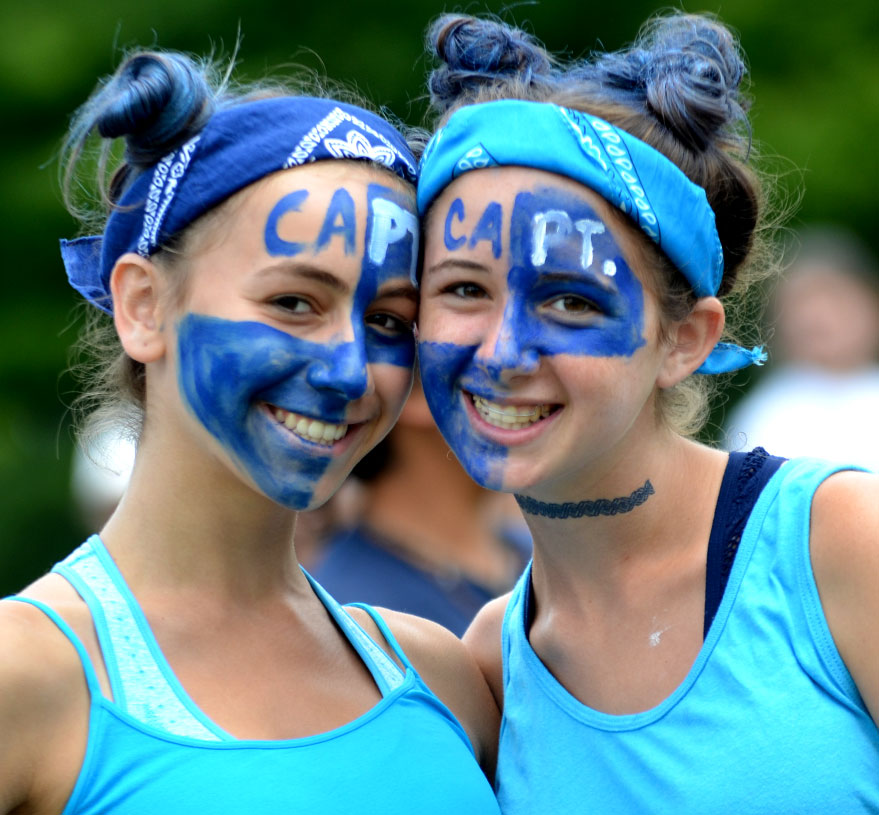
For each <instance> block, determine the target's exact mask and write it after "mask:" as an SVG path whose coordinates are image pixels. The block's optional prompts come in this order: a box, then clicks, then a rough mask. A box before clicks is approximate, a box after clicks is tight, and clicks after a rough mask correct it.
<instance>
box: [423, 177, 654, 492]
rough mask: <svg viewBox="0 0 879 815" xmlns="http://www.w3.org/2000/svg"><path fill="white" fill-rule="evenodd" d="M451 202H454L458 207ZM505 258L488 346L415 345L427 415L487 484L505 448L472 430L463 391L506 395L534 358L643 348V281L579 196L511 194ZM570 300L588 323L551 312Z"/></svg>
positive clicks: (500, 471) (494, 481) (493, 480)
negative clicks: (511, 376) (503, 289)
mask: <svg viewBox="0 0 879 815" xmlns="http://www.w3.org/2000/svg"><path fill="white" fill-rule="evenodd" d="M458 201H459V199H456V200H455V201H454V202H453V204H452V207H455V212H459V211H460V212H463V204H459V203H458ZM490 206H491V205H490ZM452 207H450V210H449V215H448V216H447V218H446V229H445V232H446V234H448V223H449V221H450V218H451V213H452V211H453V210H452ZM487 211H488V210H486V212H487ZM482 220H485V215H483V218H482V219H481V220H480V223H481V222H482ZM477 229H478V226H477ZM475 232H476V230H474V233H475ZM473 243H474V241H473V240H472V239H471V245H472V244H473ZM446 246H447V248H448V241H446ZM450 251H454V250H450ZM510 262H511V267H510V269H509V272H508V274H507V290H508V291H507V294H508V297H507V302H506V305H505V309H504V314H503V318H502V320H503V322H502V325H501V329H500V331H499V333H498V339H497V341H496V343H495V347H494V348H492V349H486V348H484V347H482V346H465V345H454V344H451V343H434V342H425V341H422V342H421V343H419V360H420V366H421V377H422V381H423V384H424V393H425V396H426V398H427V402H428V405H429V406H430V409H431V412H432V413H433V416H434V419H435V420H436V422H437V425H438V426H439V428H440V431H441V432H442V434H443V436H444V438H445V439H446V441H447V442H448V443H449V445H450V446H451V448H452V449H453V450H454V452H455V455H456V456H457V457H458V458H459V460H460V461H461V463H462V464H463V466H464V467H465V469H466V470H467V471H468V472H469V474H470V475H471V477H472V478H473V479H474V480H476V481H477V482H479V483H480V484H482V485H483V486H486V487H489V488H492V489H499V488H501V487H502V486H503V475H504V463H505V459H506V456H507V448H506V447H505V446H503V445H501V444H497V443H495V442H492V441H489V440H487V439H486V438H485V437H484V436H482V435H481V434H479V433H477V432H476V431H474V429H473V427H472V425H471V420H470V417H469V415H468V414H467V409H466V400H468V399H469V396H467V395H466V394H464V393H462V392H464V391H466V392H467V393H471V394H475V395H479V396H482V397H484V398H486V399H488V400H497V399H501V400H502V399H503V397H504V396H505V394H506V393H508V386H507V384H506V383H505V382H504V381H503V379H502V376H503V375H504V374H505V373H506V372H509V371H510V370H516V371H519V372H527V371H529V370H535V369H536V368H537V366H538V364H539V360H540V357H545V356H554V355H556V354H571V355H580V356H599V357H608V356H620V357H630V356H631V355H632V354H634V352H635V351H636V350H637V349H638V348H640V347H641V346H642V345H644V344H645V339H644V336H643V334H644V295H643V289H642V287H641V284H640V282H639V281H638V278H637V277H636V276H635V275H634V273H633V272H632V270H631V269H630V268H629V266H628V264H627V263H626V261H625V259H624V257H623V254H622V251H621V250H620V248H619V246H618V245H617V243H616V241H615V240H614V239H613V236H612V235H611V233H610V231H609V230H608V229H607V228H606V227H605V225H604V223H603V222H602V221H601V219H600V218H599V217H598V215H597V214H596V213H595V211H594V210H593V209H592V208H591V207H590V206H589V204H588V203H587V202H586V201H585V200H584V199H583V198H581V197H579V196H577V195H575V194H572V193H570V192H567V191H563V190H560V189H558V188H552V187H545V188H538V189H536V190H535V191H534V192H522V193H520V194H518V195H517V196H516V198H515V201H514V205H513V212H512V214H511V217H510ZM569 297H573V298H576V299H577V302H586V303H589V304H590V306H589V310H588V312H587V319H579V315H577V314H576V313H574V314H570V315H566V314H564V313H563V312H559V311H554V310H553V309H551V308H549V304H550V303H553V302H559V301H562V302H563V300H564V298H569Z"/></svg>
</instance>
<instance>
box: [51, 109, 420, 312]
mask: <svg viewBox="0 0 879 815" xmlns="http://www.w3.org/2000/svg"><path fill="white" fill-rule="evenodd" d="M324 159H361V160H367V161H372V162H375V163H378V164H381V165H383V166H385V167H387V168H388V169H390V170H391V171H393V172H394V173H395V174H396V175H398V176H399V177H400V178H402V179H404V180H405V181H409V182H411V183H414V182H415V157H414V156H413V155H412V153H411V152H410V150H409V148H408V147H407V145H406V142H405V140H404V139H403V137H402V135H401V134H400V133H399V132H398V131H397V130H396V129H395V128H394V127H392V126H391V125H390V124H388V123H387V122H386V121H385V120H384V119H382V118H381V117H380V116H377V115H375V114H374V113H370V112H369V111H367V110H363V109H362V108H358V107H355V106H354V105H347V104H344V103H342V102H336V101H334V100H332V99H318V98H312V97H290V96H284V97H277V98H273V99H262V100H259V101H256V102H247V103H244V104H240V105H236V106H233V107H229V108H226V109H223V110H220V111H218V112H217V113H215V114H214V115H213V116H212V117H211V119H210V121H209V122H208V123H207V125H205V127H204V129H203V130H202V131H201V132H200V133H199V134H198V135H197V136H195V137H194V138H192V139H190V141H188V142H186V144H184V145H182V146H180V147H179V148H177V149H176V150H174V151H173V152H171V153H169V154H168V155H167V156H165V157H164V158H162V160H161V161H159V162H158V163H157V164H156V165H154V167H153V168H152V169H151V170H145V171H144V172H142V173H141V174H140V175H139V176H137V178H136V179H135V180H134V182H133V183H132V184H131V186H130V187H129V188H128V189H127V190H126V191H125V193H124V194H123V195H122V198H121V200H120V201H119V202H118V206H117V208H116V209H115V210H114V211H113V213H112V214H111V215H110V217H109V219H108V220H107V226H106V228H105V230H104V234H103V236H92V237H86V238H78V239H76V240H73V241H66V240H62V241H61V255H62V257H63V258H64V266H65V268H66V269H67V277H68V279H69V281H70V285H71V286H73V288H75V289H76V290H77V291H78V292H80V293H81V294H82V295H83V296H84V297H85V298H86V299H87V300H89V301H90V302H92V303H94V304H95V305H96V306H98V308H101V309H103V310H104V311H106V312H108V313H112V311H113V304H112V301H111V297H110V272H111V271H112V270H113V266H114V265H115V263H116V260H117V259H118V258H119V257H120V256H121V255H123V254H125V253H126V252H137V254H139V255H141V256H142V257H149V256H150V255H152V254H153V253H154V252H155V251H156V250H157V249H158V248H159V247H160V246H162V245H163V243H165V242H166V241H167V240H168V238H169V237H170V236H172V235H175V234H176V233H178V232H180V231H181V230H182V229H184V228H186V227H187V226H188V225H189V224H191V223H192V222H193V221H194V220H195V219H196V218H198V217H199V216H200V215H203V214H204V213H205V212H207V211H208V210H210V209H213V208H214V207H215V206H217V205H218V204H221V203H222V202H223V201H225V200H226V199H227V198H228V197H229V196H231V195H233V194H234V193H236V192H238V191H239V190H241V189H243V188H244V187H246V186H248V185H249V184H252V183H253V182H255V181H258V180H259V179H261V178H264V177H265V176H267V175H270V174H271V173H274V172H277V171H279V170H284V169H288V168H290V167H296V166H298V165H300V164H307V163H309V162H312V161H322V160H324Z"/></svg>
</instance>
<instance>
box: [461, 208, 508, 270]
mask: <svg viewBox="0 0 879 815" xmlns="http://www.w3.org/2000/svg"><path fill="white" fill-rule="evenodd" d="M503 217H504V211H503V209H502V208H501V205H500V204H498V203H497V202H496V201H492V202H491V203H490V204H489V205H488V206H487V207H486V208H485V212H483V213H482V217H481V218H480V219H479V223H478V224H476V227H475V228H474V230H473V232H472V234H471V235H470V244H469V245H470V248H471V249H472V248H473V247H474V246H476V244H477V243H479V241H491V253H492V255H494V256H495V257H496V258H499V257H500V256H501V227H502V223H503Z"/></svg>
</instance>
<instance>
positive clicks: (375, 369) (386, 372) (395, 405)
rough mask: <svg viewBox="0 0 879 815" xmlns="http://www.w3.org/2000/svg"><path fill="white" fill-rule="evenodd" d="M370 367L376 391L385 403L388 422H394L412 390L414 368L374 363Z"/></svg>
mask: <svg viewBox="0 0 879 815" xmlns="http://www.w3.org/2000/svg"><path fill="white" fill-rule="evenodd" d="M370 368H371V374H372V378H373V382H374V383H375V390H376V393H377V394H378V395H379V397H380V398H381V401H382V404H383V405H384V412H385V414H386V417H387V419H388V423H389V424H392V423H393V422H396V421H397V418H398V417H399V415H400V411H402V410H403V405H405V404H406V399H407V397H408V396H409V391H411V390H412V381H413V379H414V376H413V372H412V368H404V367H401V366H399V365H372V366H370Z"/></svg>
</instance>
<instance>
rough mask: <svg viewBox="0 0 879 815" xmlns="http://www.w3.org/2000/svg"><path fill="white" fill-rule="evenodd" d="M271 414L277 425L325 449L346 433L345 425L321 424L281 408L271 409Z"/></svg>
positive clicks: (346, 426)
mask: <svg viewBox="0 0 879 815" xmlns="http://www.w3.org/2000/svg"><path fill="white" fill-rule="evenodd" d="M272 413H273V414H274V416H275V419H277V420H278V423H279V424H282V425H284V427H286V428H287V429H288V430H292V431H293V433H295V434H296V435H297V436H301V437H302V438H303V439H307V440H308V441H310V442H314V443H315V444H322V445H324V446H325V447H329V446H331V445H332V444H333V443H334V442H337V441H338V440H339V439H341V438H342V437H343V436H344V435H345V434H346V433H347V432H348V425H346V424H330V423H329V422H322V421H320V420H318V419H312V418H310V417H309V416H302V415H300V414H298V413H291V412H290V411H288V410H284V409H283V408H279V407H276V408H272Z"/></svg>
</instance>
